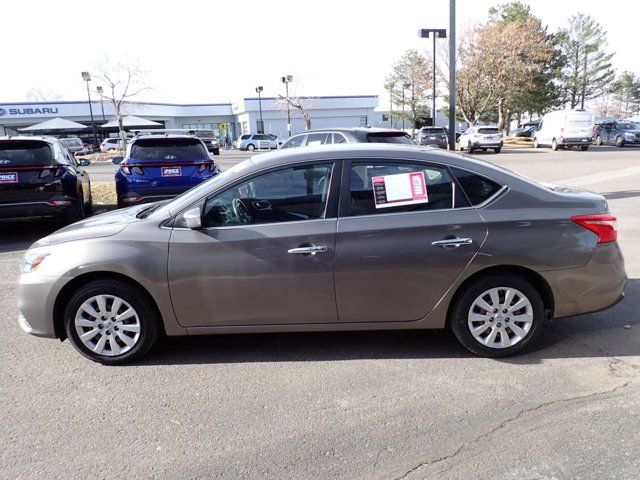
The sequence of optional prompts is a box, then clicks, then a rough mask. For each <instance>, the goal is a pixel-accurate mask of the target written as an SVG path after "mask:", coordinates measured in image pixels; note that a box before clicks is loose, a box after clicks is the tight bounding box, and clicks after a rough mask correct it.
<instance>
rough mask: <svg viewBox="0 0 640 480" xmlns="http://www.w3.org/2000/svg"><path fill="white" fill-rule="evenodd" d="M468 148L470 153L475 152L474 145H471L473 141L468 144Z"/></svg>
mask: <svg viewBox="0 0 640 480" xmlns="http://www.w3.org/2000/svg"><path fill="white" fill-rule="evenodd" d="M467 150H468V151H469V153H473V152H474V150H473V147H472V146H471V142H469V143H468V144H467Z"/></svg>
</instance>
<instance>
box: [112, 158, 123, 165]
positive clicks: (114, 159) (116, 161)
mask: <svg viewBox="0 0 640 480" xmlns="http://www.w3.org/2000/svg"><path fill="white" fill-rule="evenodd" d="M122 160H124V158H122V157H113V159H112V160H111V161H112V162H113V164H114V165H120V163H121V162H122Z"/></svg>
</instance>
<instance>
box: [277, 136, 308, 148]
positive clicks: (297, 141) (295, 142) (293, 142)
mask: <svg viewBox="0 0 640 480" xmlns="http://www.w3.org/2000/svg"><path fill="white" fill-rule="evenodd" d="M305 138H306V135H298V136H296V137H291V138H290V139H289V140H287V141H286V142H285V144H284V145H282V147H281V148H294V147H299V146H300V145H302V142H303V141H304V139H305Z"/></svg>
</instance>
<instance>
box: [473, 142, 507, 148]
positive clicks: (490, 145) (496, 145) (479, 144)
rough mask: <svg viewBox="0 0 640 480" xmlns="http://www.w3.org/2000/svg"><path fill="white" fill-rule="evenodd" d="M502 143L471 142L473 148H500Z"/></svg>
mask: <svg viewBox="0 0 640 480" xmlns="http://www.w3.org/2000/svg"><path fill="white" fill-rule="evenodd" d="M502 144H503V142H473V143H472V144H471V145H472V146H473V148H502Z"/></svg>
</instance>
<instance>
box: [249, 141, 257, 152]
mask: <svg viewBox="0 0 640 480" xmlns="http://www.w3.org/2000/svg"><path fill="white" fill-rule="evenodd" d="M255 149H256V146H255V145H254V144H253V143H250V144H249V145H247V152H253V151H254V150H255Z"/></svg>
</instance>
